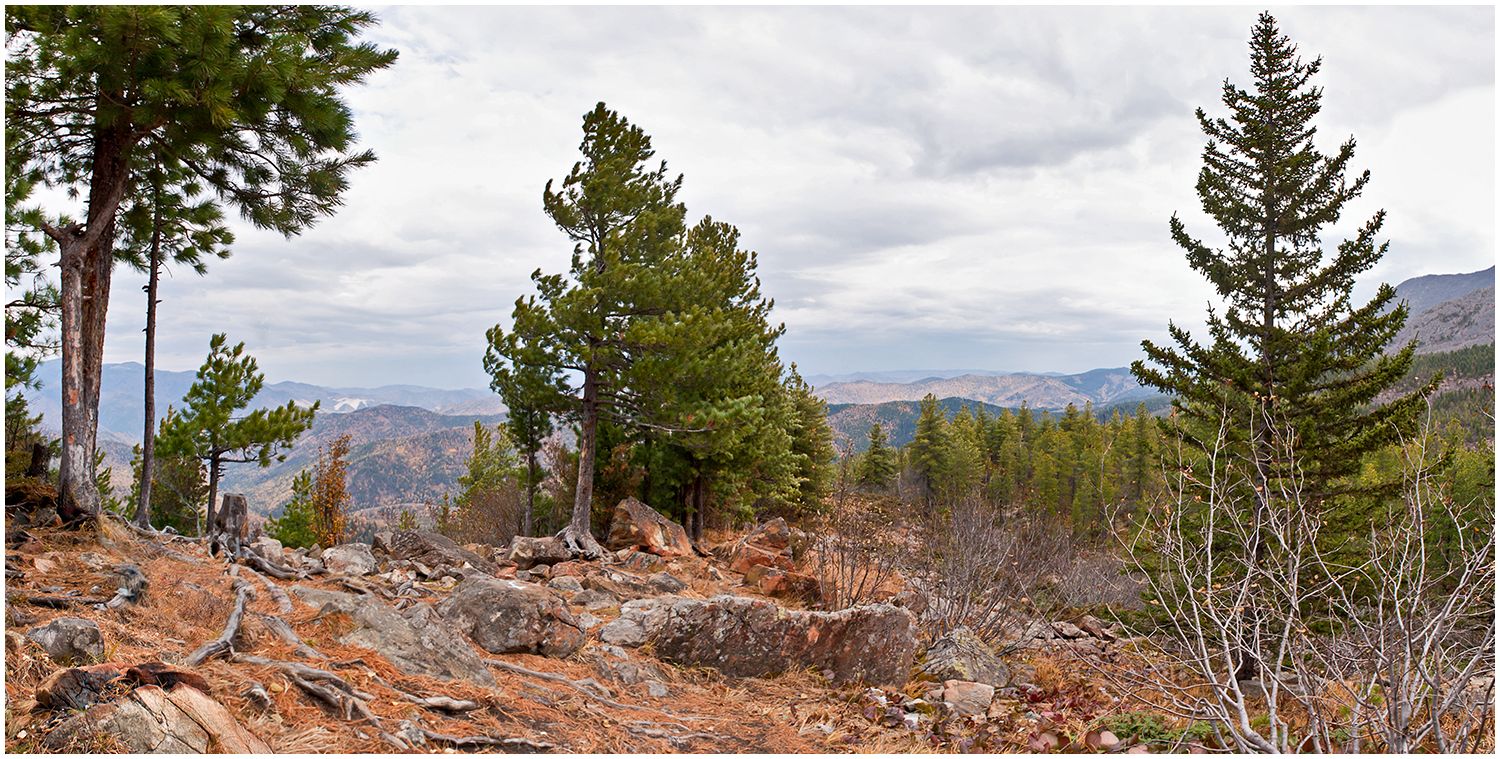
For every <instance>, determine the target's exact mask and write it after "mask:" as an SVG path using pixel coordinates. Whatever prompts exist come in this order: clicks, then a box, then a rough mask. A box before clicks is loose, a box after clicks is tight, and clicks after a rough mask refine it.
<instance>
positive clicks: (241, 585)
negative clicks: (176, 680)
mask: <svg viewBox="0 0 1500 759" xmlns="http://www.w3.org/2000/svg"><path fill="white" fill-rule="evenodd" d="M234 590H235V600H234V611H232V612H230V613H229V621H228V622H226V623H225V625H224V632H223V633H222V634H221V635H219V637H218V638H216V639H214V640H211V641H209V642H207V643H204V644H203V645H202V646H199V647H198V650H197V651H194V652H193V655H192V656H189V657H188V658H187V665H188V666H189V667H196V666H198V665H199V664H202V663H203V662H206V661H208V660H209V659H212V658H214V657H215V656H220V655H223V654H232V653H234V637H235V636H236V635H239V633H240V622H241V620H243V619H244V616H245V604H246V603H248V602H249V601H250V596H251V595H252V593H253V591H251V589H250V583H248V582H245V581H244V580H239V579H236V580H235V581H234Z"/></svg>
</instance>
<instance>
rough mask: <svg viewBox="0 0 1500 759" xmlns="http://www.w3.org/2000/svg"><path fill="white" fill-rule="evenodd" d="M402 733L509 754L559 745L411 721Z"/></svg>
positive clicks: (535, 750) (555, 748) (543, 750)
mask: <svg viewBox="0 0 1500 759" xmlns="http://www.w3.org/2000/svg"><path fill="white" fill-rule="evenodd" d="M402 733H403V734H405V735H410V736H412V737H416V736H421V737H422V738H423V739H425V740H429V741H432V742H434V743H441V744H443V745H445V746H451V747H453V748H459V749H463V748H498V749H500V750H501V751H504V752H505V753H508V754H542V753H550V752H553V751H556V750H557V746H555V745H553V744H551V743H542V742H539V741H533V740H527V739H525V738H495V737H492V736H488V735H473V736H468V737H459V736H456V735H445V734H443V733H439V732H435V731H432V730H428V729H427V728H425V727H421V726H420V725H414V724H412V723H409V722H408V723H405V726H404V727H403V729H402Z"/></svg>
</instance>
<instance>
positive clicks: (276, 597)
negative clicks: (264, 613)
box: [244, 567, 295, 614]
mask: <svg viewBox="0 0 1500 759" xmlns="http://www.w3.org/2000/svg"><path fill="white" fill-rule="evenodd" d="M244 570H245V571H246V572H249V573H250V575H251V576H252V577H254V578H255V579H257V580H260V581H261V584H263V585H265V586H266V592H267V593H270V594H271V600H272V601H275V602H276V608H277V609H279V610H280V611H281V613H282V614H291V613H292V612H293V611H295V608H294V607H293V606H292V599H291V597H290V596H288V595H287V594H286V591H284V590H282V589H281V586H280V585H277V584H276V583H274V582H271V578H269V577H266V576H265V575H263V574H261V573H259V572H257V571H255V570H254V569H252V568H250V567H244Z"/></svg>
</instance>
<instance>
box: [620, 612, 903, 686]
mask: <svg viewBox="0 0 1500 759" xmlns="http://www.w3.org/2000/svg"><path fill="white" fill-rule="evenodd" d="M600 637H601V638H602V639H603V640H605V642H608V643H615V644H618V645H630V646H638V645H642V644H644V643H645V642H647V641H650V642H651V643H652V644H653V645H654V646H655V650H656V655H657V657H659V658H661V659H662V660H664V661H670V662H675V663H678V664H688V665H701V666H707V667H713V668H715V669H717V670H719V671H721V672H724V673H725V674H728V675H734V676H737V677H759V676H763V675H773V674H779V673H782V672H788V671H791V670H794V669H805V668H809V667H811V668H815V669H819V670H824V671H827V672H828V673H830V679H832V680H833V681H834V682H836V683H839V684H843V683H849V682H855V681H865V682H870V683H878V684H887V685H900V684H902V683H905V682H906V680H907V677H908V676H909V675H910V673H911V666H912V660H913V658H914V657H915V655H916V648H917V640H916V631H915V623H914V621H913V620H912V617H911V615H910V614H909V613H908V612H907V611H906V610H904V609H900V608H898V607H895V606H891V605H888V604H876V605H873V606H861V607H856V608H853V609H844V610H842V611H836V612H811V611H792V610H788V609H785V608H783V607H781V606H779V605H777V604H775V603H772V602H770V601H765V600H761V599H754V598H745V597H741V596H715V597H714V598H710V599H707V600H699V599H687V598H674V597H670V596H668V597H663V598H654V599H642V600H639V601H632V602H630V603H628V604H625V606H623V607H621V609H620V618H619V619H617V620H615V621H614V622H611V623H610V624H608V625H605V627H604V629H603V630H601V631H600Z"/></svg>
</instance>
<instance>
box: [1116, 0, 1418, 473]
mask: <svg viewBox="0 0 1500 759" xmlns="http://www.w3.org/2000/svg"><path fill="white" fill-rule="evenodd" d="M1250 64H1251V73H1252V77H1253V80H1254V85H1253V88H1252V90H1249V91H1247V90H1244V89H1241V88H1239V87H1237V86H1235V85H1233V84H1231V83H1229V82H1227V81H1226V82H1225V84H1224V90H1223V102H1224V105H1225V106H1226V107H1227V108H1228V109H1229V113H1230V117H1229V118H1228V119H1227V120H1226V119H1223V118H1210V117H1209V116H1208V115H1207V114H1206V113H1204V111H1203V110H1202V109H1199V110H1198V112H1197V115H1198V122H1199V124H1200V126H1201V127H1202V129H1203V131H1204V133H1205V134H1207V135H1208V137H1209V142H1208V146H1207V147H1206V148H1205V149H1204V153H1203V158H1204V165H1203V169H1202V170H1201V172H1200V173H1199V175H1198V185H1197V190H1198V197H1199V199H1200V200H1201V201H1202V204H1203V210H1204V211H1205V212H1206V213H1207V214H1208V215H1209V216H1210V217H1212V218H1213V219H1214V221H1215V223H1216V224H1217V225H1218V226H1219V228H1220V230H1221V231H1222V233H1223V235H1224V238H1225V242H1224V245H1223V247H1221V248H1215V247H1212V246H1210V245H1209V244H1206V243H1204V242H1202V241H1200V240H1199V239H1197V238H1195V237H1193V236H1191V235H1190V234H1189V233H1188V231H1187V228H1186V225H1185V224H1183V222H1182V221H1181V220H1180V219H1178V218H1177V217H1176V216H1175V215H1174V216H1173V217H1172V220H1171V231H1172V239H1173V241H1174V242H1176V243H1177V245H1178V246H1180V247H1181V248H1183V249H1184V250H1185V251H1186V252H1187V259H1188V264H1189V265H1190V266H1191V267H1192V268H1193V269H1194V270H1195V271H1197V272H1199V273H1201V274H1203V275H1204V276H1205V277H1206V278H1207V279H1208V280H1209V281H1210V282H1212V283H1213V285H1214V287H1215V289H1216V290H1217V291H1218V294H1219V295H1220V296H1221V297H1222V298H1224V299H1225V301H1226V308H1225V310H1224V312H1223V313H1222V314H1220V313H1218V312H1216V311H1214V310H1212V309H1210V311H1209V316H1208V330H1209V337H1210V342H1209V343H1207V344H1201V343H1199V342H1198V341H1196V340H1195V339H1194V338H1193V337H1192V336H1191V335H1189V334H1188V332H1187V331H1186V330H1183V329H1181V328H1179V327H1177V326H1176V325H1175V324H1174V325H1171V326H1170V328H1169V329H1170V334H1171V337H1172V340H1173V341H1174V342H1175V343H1176V347H1171V346H1159V345H1157V344H1155V343H1153V342H1151V341H1150V340H1147V341H1144V342H1143V343H1142V347H1143V348H1144V349H1145V352H1146V355H1147V358H1148V361H1149V364H1148V362H1147V361H1136V362H1135V363H1134V364H1133V365H1132V366H1131V370H1132V372H1133V373H1134V374H1135V376H1136V377H1137V378H1138V379H1139V380H1140V381H1141V383H1142V384H1145V385H1148V386H1151V387H1154V388H1157V389H1159V390H1161V391H1163V392H1166V393H1169V394H1172V395H1173V396H1174V406H1175V408H1176V409H1177V412H1178V415H1179V417H1180V418H1181V421H1182V422H1183V424H1182V428H1183V432H1184V434H1185V435H1186V436H1187V437H1188V438H1189V439H1190V440H1193V441H1194V442H1198V443H1202V442H1203V441H1204V439H1205V438H1206V437H1207V436H1209V435H1211V434H1212V431H1213V430H1214V429H1216V428H1217V420H1218V419H1219V418H1220V415H1221V413H1222V411H1221V409H1224V410H1227V412H1228V413H1229V414H1230V415H1231V416H1232V418H1233V419H1235V420H1236V422H1237V423H1236V424H1234V425H1231V428H1232V429H1233V430H1234V431H1235V433H1236V434H1237V435H1239V436H1240V443H1239V444H1240V445H1241V447H1242V450H1243V451H1244V452H1245V454H1246V455H1247V457H1249V458H1250V460H1251V461H1253V463H1254V465H1255V466H1257V467H1259V468H1261V470H1262V471H1265V472H1267V473H1268V476H1269V477H1270V478H1271V479H1272V481H1276V480H1278V479H1280V478H1282V477H1285V476H1287V475H1289V474H1290V472H1288V471H1287V467H1289V466H1291V462H1289V461H1286V460H1285V458H1284V457H1282V456H1279V455H1278V454H1277V453H1276V452H1275V451H1274V450H1273V448H1274V445H1273V443H1272V442H1271V438H1272V437H1273V435H1272V431H1271V430H1269V429H1268V428H1267V423H1266V422H1263V421H1262V418H1263V417H1262V413H1263V412H1264V411H1265V410H1266V409H1268V408H1269V409H1270V413H1269V416H1270V417H1271V418H1272V421H1271V422H1269V423H1270V424H1275V425H1278V426H1289V427H1290V428H1291V429H1292V430H1293V431H1294V433H1295V437H1296V440H1297V441H1298V443H1299V446H1298V447H1299V448H1300V449H1301V450H1300V455H1299V460H1298V462H1297V465H1298V466H1299V467H1300V468H1301V474H1302V475H1303V476H1304V477H1305V478H1306V482H1307V484H1308V485H1309V490H1310V492H1311V493H1312V494H1313V495H1314V497H1315V498H1320V497H1324V496H1328V495H1332V494H1336V493H1338V492H1340V491H1341V490H1344V489H1346V488H1347V486H1348V482H1347V480H1348V479H1349V475H1352V474H1354V473H1356V472H1357V471H1358V467H1359V464H1360V459H1361V458H1362V457H1363V456H1364V455H1365V454H1367V453H1369V452H1370V451H1373V450H1375V449H1377V448H1379V447H1381V446H1383V445H1386V444H1387V443H1390V442H1392V441H1393V440H1395V439H1397V438H1398V437H1399V436H1400V435H1401V434H1403V433H1409V432H1410V431H1411V430H1412V428H1413V425H1414V424H1415V418H1416V413H1417V410H1418V407H1419V404H1420V403H1421V396H1422V392H1423V390H1419V391H1417V392H1413V393H1411V394H1409V395H1406V396H1404V397H1401V398H1399V399H1397V400H1395V401H1392V402H1389V403H1386V404H1384V405H1378V406H1372V403H1373V401H1374V399H1375V397H1376V396H1377V395H1378V394H1380V393H1381V391H1383V390H1385V389H1387V388H1390V387H1392V386H1393V385H1394V384H1395V383H1396V382H1397V381H1398V380H1400V379H1401V377H1402V376H1403V375H1404V374H1405V373H1406V371H1407V369H1408V368H1409V367H1410V366H1411V361H1412V354H1413V349H1414V346H1411V345H1408V346H1406V347H1404V348H1403V349H1401V350H1399V351H1397V352H1396V353H1393V354H1389V355H1382V351H1383V350H1384V349H1385V347H1386V345H1388V344H1389V343H1390V342H1391V340H1392V339H1393V338H1394V337H1395V335H1396V333H1397V331H1398V330H1399V329H1400V328H1401V325H1402V324H1403V323H1404V322H1405V320H1406V313H1407V312H1406V308H1405V306H1404V305H1403V306H1398V307H1396V308H1395V309H1392V310H1389V311H1387V307H1388V306H1389V304H1390V303H1391V301H1392V299H1393V298H1394V297H1395V290H1394V289H1393V288H1391V287H1390V286H1389V285H1382V286H1381V287H1380V289H1379V291H1378V292H1377V293H1376V294H1375V296H1374V298H1372V299H1371V300H1370V301H1369V302H1368V303H1366V304H1365V305H1363V306H1358V307H1356V306H1355V305H1354V304H1353V303H1352V302H1351V297H1352V290H1353V287H1354V278H1355V276H1356V275H1358V274H1360V273H1362V272H1365V271H1368V270H1369V269H1370V267H1372V266H1374V265H1375V263H1376V262H1377V261H1379V260H1380V258H1381V257H1382V256H1383V255H1384V254H1385V252H1386V250H1387V248H1388V245H1389V243H1387V242H1377V238H1378V236H1379V234H1380V229H1381V225H1382V224H1383V223H1384V221H1385V212H1384V211H1380V212H1377V213H1376V214H1375V215H1374V216H1373V217H1371V218H1370V219H1369V220H1368V221H1366V222H1365V223H1364V224H1363V225H1362V226H1361V227H1360V228H1359V229H1358V231H1357V233H1356V234H1355V236H1354V237H1353V238H1351V239H1348V240H1344V241H1343V242H1341V243H1340V244H1339V245H1338V246H1337V248H1336V249H1335V250H1334V251H1333V253H1332V256H1331V259H1329V260H1328V262H1327V263H1326V265H1325V264H1324V263H1323V261H1324V258H1325V252H1324V247H1323V240H1322V236H1321V235H1322V231H1323V229H1324V228H1325V227H1327V226H1328V225H1330V224H1333V223H1335V222H1337V221H1338V220H1339V217H1340V215H1341V213H1342V211H1343V209H1344V206H1345V205H1346V204H1347V203H1348V202H1349V201H1351V200H1353V199H1355V198H1357V197H1359V196H1360V194H1361V193H1363V191H1364V189H1365V185H1366V184H1367V183H1368V181H1369V178H1370V174H1369V172H1364V173H1363V174H1360V175H1358V176H1356V177H1354V178H1353V179H1352V180H1351V179H1350V178H1348V177H1347V176H1346V171H1347V167H1348V164H1349V161H1350V159H1351V158H1352V157H1353V155H1354V140H1353V139H1352V138H1351V139H1350V140H1348V141H1346V142H1344V143H1343V144H1342V145H1341V146H1340V147H1339V149H1338V151H1337V152H1336V153H1334V154H1332V155H1325V154H1323V153H1320V152H1318V150H1317V149H1316V148H1315V147H1314V145H1313V138H1314V136H1315V135H1316V133H1317V129H1316V127H1314V126H1313V123H1312V122H1313V119H1314V118H1315V117H1316V116H1317V115H1318V112H1319V110H1320V108H1321V100H1322V95H1323V91H1322V89H1320V88H1318V87H1315V86H1313V85H1312V84H1311V81H1312V78H1313V76H1314V75H1316V74H1317V73H1318V70H1319V69H1320V68H1321V65H1322V61H1321V59H1318V60H1314V61H1312V62H1310V63H1308V62H1304V61H1303V60H1302V59H1301V58H1299V57H1298V56H1297V48H1296V46H1295V45H1293V44H1292V42H1291V41H1290V40H1289V39H1288V38H1287V37H1286V36H1284V35H1282V34H1281V33H1280V32H1279V31H1278V30H1277V26H1276V21H1275V19H1273V18H1272V17H1271V15H1270V14H1268V13H1263V14H1261V16H1260V19H1259V21H1258V22H1257V23H1256V25H1255V28H1254V30H1253V32H1252V38H1251V41H1250ZM1424 390H1425V388H1424ZM1239 422H1244V423H1243V424H1241V423H1239Z"/></svg>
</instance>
